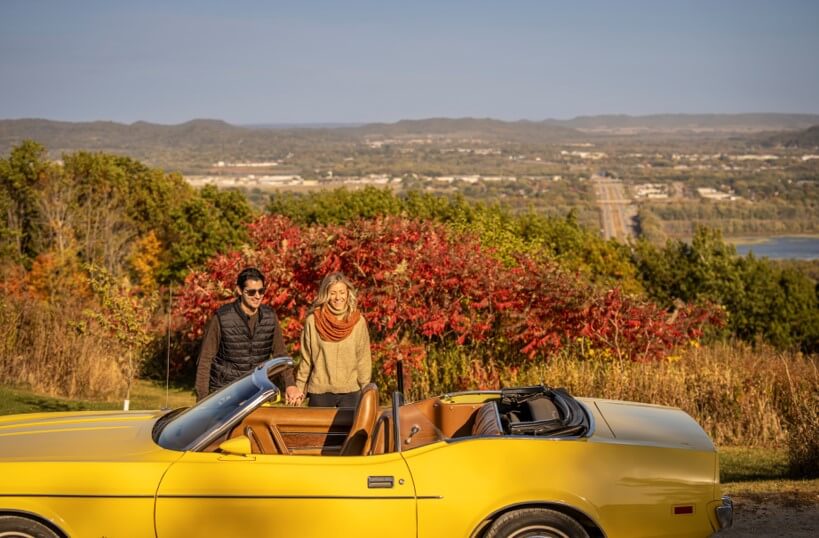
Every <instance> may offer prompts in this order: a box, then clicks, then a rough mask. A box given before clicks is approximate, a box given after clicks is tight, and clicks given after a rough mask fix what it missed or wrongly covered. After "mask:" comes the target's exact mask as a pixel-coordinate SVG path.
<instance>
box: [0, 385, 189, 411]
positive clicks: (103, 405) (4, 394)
mask: <svg viewBox="0 0 819 538" xmlns="http://www.w3.org/2000/svg"><path fill="white" fill-rule="evenodd" d="M195 401H196V398H195V397H194V395H193V393H192V392H191V391H190V390H189V389H180V388H173V387H172V388H170V390H168V391H166V390H165V387H161V386H159V385H157V384H155V383H153V382H151V381H145V380H138V381H137V382H136V383H135V384H134V387H133V390H132V391H131V406H130V407H131V409H162V408H164V407H167V408H170V409H174V408H176V407H187V406H189V405H191V404H193V403H194V402H195ZM122 404H123V402H122V401H108V402H99V401H86V400H68V399H64V398H53V397H50V396H41V395H38V394H35V393H33V392H30V391H27V390H23V389H17V388H8V387H0V415H10V414H13V413H36V412H39V411H83V410H98V409H100V410H113V409H122Z"/></svg>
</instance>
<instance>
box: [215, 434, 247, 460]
mask: <svg viewBox="0 0 819 538" xmlns="http://www.w3.org/2000/svg"><path fill="white" fill-rule="evenodd" d="M219 450H221V451H222V453H223V454H231V455H234V456H247V455H248V454H250V453H252V452H253V449H252V448H251V446H250V439H249V438H248V436H247V435H240V436H238V437H234V438H232V439H228V440H227V441H224V442H223V443H222V444H220V445H219Z"/></svg>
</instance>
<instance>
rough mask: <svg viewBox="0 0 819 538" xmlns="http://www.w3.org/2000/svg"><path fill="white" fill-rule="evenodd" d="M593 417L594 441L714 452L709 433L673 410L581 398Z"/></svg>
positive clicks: (656, 406)
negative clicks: (594, 424) (594, 426)
mask: <svg viewBox="0 0 819 538" xmlns="http://www.w3.org/2000/svg"><path fill="white" fill-rule="evenodd" d="M580 400H581V401H582V402H583V403H584V404H585V406H586V408H587V409H589V410H591V411H592V412H593V414H594V416H595V423H596V428H595V432H594V435H593V438H594V439H595V440H597V441H605V442H617V443H622V444H638V445H650V446H664V447H671V448H688V449H693V450H705V451H714V450H715V449H714V444H713V443H712V442H711V439H710V438H709V437H708V434H706V433H705V431H704V430H703V429H702V428H701V427H700V425H699V424H697V422H696V421H695V420H694V419H693V418H691V416H689V415H688V414H687V413H686V412H685V411H683V410H682V409H678V408H676V407H665V406H661V405H650V404H643V403H635V402H624V401H618V400H601V399H594V398H582V399H580Z"/></svg>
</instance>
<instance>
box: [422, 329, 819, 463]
mask: <svg viewBox="0 0 819 538" xmlns="http://www.w3.org/2000/svg"><path fill="white" fill-rule="evenodd" d="M476 362H480V365H478V366H475V363H476ZM411 377H412V379H411V386H410V389H409V392H410V394H412V396H413V397H415V398H417V397H421V396H423V395H425V394H437V393H442V392H446V391H450V390H456V389H458V388H463V387H469V388H479V387H490V388H498V387H499V386H516V385H518V386H519V385H533V384H538V383H541V382H542V383H544V384H546V385H549V386H554V387H566V388H567V389H568V390H569V391H570V392H571V393H572V394H574V395H576V396H589V397H597V398H609V399H616V400H629V401H636V402H646V403H653V404H660V405H669V406H674V407H679V408H681V409H683V410H684V411H686V412H687V413H689V414H690V415H691V416H693V417H694V418H695V419H696V420H697V421H698V422H699V423H700V424H701V425H702V426H703V428H704V429H705V430H706V431H707V432H708V433H709V435H710V436H711V438H712V439H714V441H715V442H716V443H717V444H720V445H744V446H759V447H784V446H786V445H788V444H795V445H799V446H804V445H808V446H810V442H809V441H810V439H811V437H812V439H813V443H814V446H815V445H816V443H819V435H818V434H817V433H816V432H819V419H817V415H816V413H817V408H819V375H817V358H816V357H805V356H802V355H801V354H798V353H797V354H794V353H787V352H780V351H776V350H774V349H771V348H765V347H756V348H754V347H751V346H749V345H747V344H743V343H730V344H728V343H721V344H714V345H710V346H707V347H691V348H690V349H688V350H686V351H685V352H683V353H682V354H681V355H679V356H677V357H675V358H674V359H673V360H669V361H664V362H659V363H635V362H627V361H618V360H577V359H574V358H572V357H558V358H554V359H551V360H549V361H542V362H537V363H528V364H524V365H522V366H521V367H519V368H509V367H505V366H504V365H503V364H502V363H501V362H500V361H497V360H493V359H488V360H487V359H485V358H481V359H475V358H470V357H469V356H468V355H467V354H466V353H458V352H455V351H452V350H450V351H447V352H444V353H441V354H431V355H430V356H429V357H428V359H427V364H426V368H425V370H423V371H417V372H412V373H411ZM799 432H802V433H801V434H800V433H799ZM797 437H798V439H799V440H797ZM807 452H808V453H809V454H812V455H814V456H819V449H813V450H808V451H807ZM805 459H806V460H809V459H810V458H809V457H806V458H805ZM816 461H819V457H817V458H816Z"/></svg>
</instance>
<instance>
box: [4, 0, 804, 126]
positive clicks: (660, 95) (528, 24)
mask: <svg viewBox="0 0 819 538" xmlns="http://www.w3.org/2000/svg"><path fill="white" fill-rule="evenodd" d="M817 29H819V2H813V1H807V0H803V1H798V0H780V1H769V2H762V1H756V0H746V1H738V0H724V1H719V0H710V1H699V0H691V1H687V2H684V1H676V0H668V1H660V0H658V1H626V0H621V1H616V0H610V1H608V2H604V1H576V2H566V1H563V2H556V1H555V2H552V1H548V0H539V1H538V0H532V1H528V0H527V1H516V0H507V1H496V2H485V1H480V0H474V1H468V2H467V1H454V0H453V1H447V0H438V1H427V0H413V1H408V0H404V1H390V0H381V1H356V0H345V1H339V2H329V1H326V2H321V1H310V0H303V1H300V2H278V1H252V0H236V1H230V2H227V1H225V2H215V1H207V0H199V1H172V0H165V1H154V0H145V1H128V2H121V1H115V0H108V1H84V0H74V1H59V0H0V79H2V82H0V118H26V117H38V118H48V119H55V120H66V121H92V120H112V121H118V122H125V123H130V122H133V121H138V120H145V121H151V122H156V123H168V124H169V123H180V122H184V121H187V120H190V119H194V118H218V119H223V120H225V121H228V122H230V123H235V124H248V123H311V122H374V121H383V122H393V121H397V120H400V119H416V118H428V117H466V116H471V117H491V118H497V119H504V120H518V119H529V120H541V119H545V118H572V117H575V116H580V115H595V114H633V115H641V114H655V113H740V112H802V113H819V30H817Z"/></svg>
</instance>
